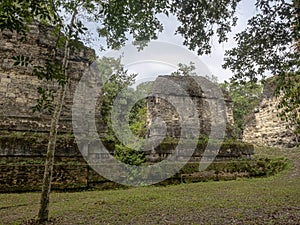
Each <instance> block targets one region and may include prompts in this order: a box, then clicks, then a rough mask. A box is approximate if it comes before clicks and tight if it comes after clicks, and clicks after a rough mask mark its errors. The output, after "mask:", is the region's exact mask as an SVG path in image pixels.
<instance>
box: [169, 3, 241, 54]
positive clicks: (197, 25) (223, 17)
mask: <svg viewBox="0 0 300 225" xmlns="http://www.w3.org/2000/svg"><path fill="white" fill-rule="evenodd" d="M239 2H240V0H226V1H225V0H224V1H223V0H222V1H220V0H218V1H217V0H216V1H194V0H176V1H171V6H170V9H171V10H170V11H171V13H173V14H174V15H175V16H176V17H177V19H178V20H179V22H181V25H180V26H179V27H178V28H177V33H179V34H181V35H182V36H183V37H184V45H187V46H188V47H189V49H191V50H197V52H198V54H199V55H202V54H209V53H210V52H211V43H210V40H211V38H212V37H213V35H214V34H216V35H217V37H218V40H219V42H224V41H227V36H226V34H227V33H228V32H230V31H231V29H232V26H235V25H236V22H237V17H236V16H235V12H236V8H237V4H238V3H239Z"/></svg>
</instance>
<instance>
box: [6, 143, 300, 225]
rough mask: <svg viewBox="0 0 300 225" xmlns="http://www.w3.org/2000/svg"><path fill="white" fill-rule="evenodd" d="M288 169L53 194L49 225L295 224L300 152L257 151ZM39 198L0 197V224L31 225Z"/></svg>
mask: <svg viewBox="0 0 300 225" xmlns="http://www.w3.org/2000/svg"><path fill="white" fill-rule="evenodd" d="M256 154H257V157H262V156H264V155H268V156H269V157H270V158H272V157H274V158H276V157H281V156H285V157H288V158H290V159H291V160H292V162H293V167H292V166H290V168H289V169H287V170H285V171H283V172H281V173H279V174H277V175H275V176H271V177H268V178H252V179H238V180H234V181H218V182H213V181H210V182H201V183H191V184H180V185H173V186H166V187H154V186H150V187H139V188H130V189H126V190H110V191H85V192H76V193H52V195H51V205H50V216H51V218H52V222H51V223H49V224H298V222H299V221H300V213H299V212H300V174H299V159H300V149H299V148H298V149H288V150H285V149H284V150H282V149H259V148H257V151H256ZM38 203H39V193H23V194H0V224H3V225H6V224H30V222H27V223H25V222H24V221H28V220H31V219H33V218H35V216H36V214H37V211H38Z"/></svg>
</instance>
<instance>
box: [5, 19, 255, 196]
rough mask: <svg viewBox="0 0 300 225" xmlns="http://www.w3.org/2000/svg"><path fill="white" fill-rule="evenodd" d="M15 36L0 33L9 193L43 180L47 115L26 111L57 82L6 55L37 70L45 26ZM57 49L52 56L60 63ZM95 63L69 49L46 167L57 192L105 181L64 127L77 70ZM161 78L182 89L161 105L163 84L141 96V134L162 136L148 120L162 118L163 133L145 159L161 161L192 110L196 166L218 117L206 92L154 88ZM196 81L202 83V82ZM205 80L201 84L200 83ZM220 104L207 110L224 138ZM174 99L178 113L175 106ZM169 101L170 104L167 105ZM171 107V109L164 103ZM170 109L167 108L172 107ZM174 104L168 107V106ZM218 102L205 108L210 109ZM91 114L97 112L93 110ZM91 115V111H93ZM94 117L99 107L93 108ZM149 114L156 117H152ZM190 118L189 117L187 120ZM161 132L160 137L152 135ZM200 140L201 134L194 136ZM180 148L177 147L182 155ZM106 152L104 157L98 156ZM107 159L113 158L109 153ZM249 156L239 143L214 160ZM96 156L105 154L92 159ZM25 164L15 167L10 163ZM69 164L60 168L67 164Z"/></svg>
mask: <svg viewBox="0 0 300 225" xmlns="http://www.w3.org/2000/svg"><path fill="white" fill-rule="evenodd" d="M20 38H21V37H20V36H18V34H16V33H13V32H10V31H3V32H2V33H0V191H2V190H3V191H5V190H9V191H10V190H12V189H13V188H16V190H20V187H21V190H27V189H28V190H38V189H39V188H40V186H39V185H40V183H41V181H42V176H43V160H44V156H45V154H46V150H47V144H48V135H49V134H48V133H49V128H50V122H51V114H49V113H48V112H47V111H43V112H33V111H32V107H33V106H35V105H36V103H37V101H38V99H39V94H38V92H37V88H38V87H44V88H48V89H51V90H53V91H55V90H57V87H58V86H57V84H56V83H54V82H49V81H48V82H45V81H42V80H39V79H38V77H35V76H33V75H32V71H33V67H32V66H31V65H29V66H27V67H25V66H20V65H18V66H14V62H15V61H14V60H13V59H12V57H14V56H20V55H24V56H27V57H30V58H31V59H32V60H33V61H32V64H33V65H44V64H45V62H46V60H47V59H48V58H49V54H51V52H52V51H53V48H54V45H55V41H56V38H55V37H54V36H53V34H52V29H51V28H49V27H45V26H43V25H40V24H32V25H31V26H30V33H28V34H27V39H26V40H25V41H23V42H22V41H21V40H20ZM62 56H63V52H62V50H58V52H57V57H58V59H61V58H62ZM94 58H95V53H94V51H93V50H91V49H89V48H86V47H84V46H82V48H80V50H72V52H71V54H70V62H69V66H68V72H69V74H70V78H71V82H70V84H69V85H68V90H67V93H66V98H65V104H64V106H63V110H62V115H61V118H60V123H59V133H58V138H57V146H56V153H55V154H56V158H55V162H56V163H57V165H56V166H55V170H54V180H53V185H54V187H55V185H57V187H59V188H65V187H70V184H71V186H72V187H77V186H76V185H78V187H81V186H82V185H85V186H90V185H91V182H94V181H97V182H100V183H101V182H107V180H105V178H103V177H101V176H99V175H98V174H96V173H95V172H94V171H93V170H92V169H91V168H90V167H89V166H88V165H87V164H86V163H85V161H84V160H83V158H82V154H81V153H80V152H79V150H78V147H77V144H76V141H75V139H74V136H73V128H72V111H71V109H72V105H73V96H74V92H75V89H76V87H77V85H78V82H79V80H80V79H81V77H82V75H83V74H84V71H86V69H87V68H88V67H89V65H90V64H91V63H92V59H94ZM161 79H167V80H169V81H170V82H173V83H175V84H177V85H179V86H180V87H182V89H183V90H184V92H182V93H180V92H178V91H176V89H174V88H171V89H170V90H173V93H169V95H168V96H167V98H166V99H165V100H163V98H160V97H159V95H160V94H161V90H167V89H168V88H167V87H164V86H160V85H158V86H156V87H157V88H156V89H153V92H152V97H149V98H148V126H149V133H148V137H149V138H150V139H151V138H152V139H153V138H154V139H153V140H156V139H155V138H158V139H162V137H161V136H162V134H163V133H162V132H161V131H162V130H160V129H163V127H161V126H159V127H157V128H158V129H156V130H155V129H154V128H155V126H153V125H155V123H154V122H153V120H152V118H154V117H157V115H158V116H159V117H160V118H161V119H162V120H164V124H165V125H166V126H165V128H166V133H165V134H166V136H167V138H166V139H165V140H164V141H165V142H163V143H162V144H161V145H159V146H155V147H154V148H152V149H149V151H147V152H146V159H147V160H148V161H149V162H150V163H151V162H157V161H161V160H163V159H165V158H166V157H168V155H169V154H170V153H171V152H172V151H173V150H174V148H173V145H176V143H177V142H178V138H179V137H180V136H182V134H181V132H182V131H181V128H182V126H181V125H180V123H179V122H180V120H181V119H182V118H184V119H187V120H188V118H189V114H185V115H184V116H182V115H181V114H180V113H181V112H184V111H185V112H188V113H192V114H194V113H197V115H198V116H197V120H198V121H199V125H198V127H196V126H195V124H194V123H191V124H190V125H191V126H190V129H189V131H191V134H192V133H193V129H194V131H196V130H197V132H200V138H202V139H201V140H202V142H201V143H198V145H197V147H196V149H195V154H194V155H193V157H192V161H194V162H197V161H199V159H200V158H201V156H202V153H203V149H204V148H205V147H206V144H207V142H206V140H205V137H206V136H207V135H209V134H210V133H211V132H212V129H211V126H210V124H211V120H215V122H216V123H218V120H219V119H218V117H212V116H211V114H210V112H209V110H207V109H209V107H208V96H213V93H209V91H207V90H206V91H204V90H203V89H201V88H199V87H198V86H194V84H195V83H194V82H192V80H193V78H192V77H170V76H166V77H165V76H162V77H158V79H157V81H156V83H158V84H163V83H161V82H160V80H161ZM203 79H204V78H203ZM203 82H205V80H203ZM222 96H223V97H224V99H223V100H224V102H225V105H224V106H222V107H220V109H218V108H215V109H216V110H217V111H219V112H220V113H221V114H222V115H224V116H225V118H226V125H227V126H226V128H225V136H227V137H231V131H232V127H233V123H234V121H233V116H232V102H231V100H230V99H229V98H228V96H227V95H226V93H223V94H222ZM188 99H190V100H191V102H193V104H194V106H195V107H194V108H191V110H190V108H187V104H186V103H187V102H188ZM178 101H181V103H180V104H179V106H180V107H179V108H178V107H177V106H176V102H177V103H178ZM174 102H175V105H174ZM169 103H171V104H169ZM172 104H173V105H172ZM174 106H175V107H174ZM217 106H218V104H216V105H214V106H213V107H217ZM97 109H98V108H97ZM96 111H97V110H96ZM98 112H99V114H100V110H98ZM155 113H156V115H155ZM191 117H192V115H191ZM101 127H102V125H101V124H99V127H97V128H98V132H99V133H100V134H99V135H100V136H101V132H102V130H101ZM160 135H161V136H160ZM201 135H202V136H201ZM86 150H87V154H93V149H89V148H87V149H86ZM184 150H185V149H181V152H182V153H184ZM106 154H107V153H106ZM112 154H113V153H112ZM251 155H253V146H251V145H247V146H244V147H241V146H240V145H236V146H235V145H223V146H222V147H221V149H220V151H219V155H218V157H219V158H220V159H232V158H240V157H246V158H249V157H250V156H251ZM97 157H105V156H101V155H100V156H99V155H95V158H97ZM25 161H26V162H30V163H29V164H28V163H25V164H24V165H23V164H18V162H25ZM70 162H71V164H68V163H70Z"/></svg>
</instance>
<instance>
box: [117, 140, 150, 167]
mask: <svg viewBox="0 0 300 225" xmlns="http://www.w3.org/2000/svg"><path fill="white" fill-rule="evenodd" d="M115 147H116V150H115V155H114V156H115V158H116V159H118V160H120V161H121V162H123V163H125V164H127V165H134V166H139V165H141V164H142V163H144V162H145V154H144V152H142V151H138V150H135V149H132V148H129V147H128V146H123V145H118V144H117V145H116V146H115Z"/></svg>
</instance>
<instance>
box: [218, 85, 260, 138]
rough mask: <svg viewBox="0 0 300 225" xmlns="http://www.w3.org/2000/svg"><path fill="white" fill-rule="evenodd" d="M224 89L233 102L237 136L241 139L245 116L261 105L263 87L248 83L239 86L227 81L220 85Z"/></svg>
mask: <svg viewBox="0 0 300 225" xmlns="http://www.w3.org/2000/svg"><path fill="white" fill-rule="evenodd" d="M220 86H221V87H222V88H224V89H225V90H226V91H227V92H228V93H229V96H230V97H231V99H232V101H233V118H234V123H235V124H234V125H235V131H236V132H237V134H236V136H237V137H241V135H242V133H243V130H244V120H245V116H246V115H248V114H249V113H251V112H253V110H254V108H255V106H256V105H257V104H258V103H259V101H260V97H261V93H262V85H261V84H258V83H252V82H246V83H244V84H239V83H237V82H235V81H234V80H231V81H230V82H227V81H225V82H224V83H223V84H221V85H220Z"/></svg>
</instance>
